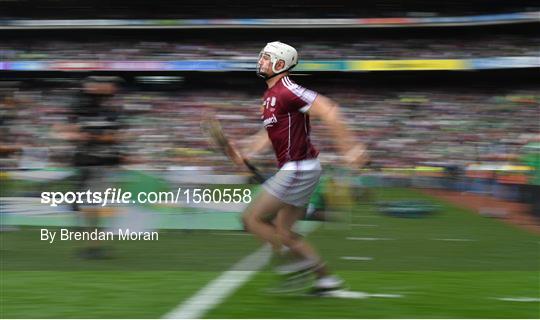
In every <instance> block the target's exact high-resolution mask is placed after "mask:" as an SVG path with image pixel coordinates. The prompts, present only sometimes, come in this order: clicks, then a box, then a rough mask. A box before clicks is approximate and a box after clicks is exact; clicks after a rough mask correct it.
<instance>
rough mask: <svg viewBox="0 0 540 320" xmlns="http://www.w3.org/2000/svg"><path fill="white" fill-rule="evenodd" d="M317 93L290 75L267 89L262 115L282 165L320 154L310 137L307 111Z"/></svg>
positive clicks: (280, 165) (279, 164) (279, 163)
mask: <svg viewBox="0 0 540 320" xmlns="http://www.w3.org/2000/svg"><path fill="white" fill-rule="evenodd" d="M316 97H317V93H316V92H314V91H311V90H308V89H306V88H304V87H302V86H299V85H298V84H296V83H294V82H293V81H292V80H291V79H290V78H289V77H287V76H285V77H283V78H281V80H280V81H278V82H277V83H276V84H275V85H274V86H273V87H272V88H269V89H268V90H266V92H265V93H264V96H263V105H262V115H261V119H262V121H263V125H264V127H265V128H266V131H267V132H268V137H269V138H270V141H271V142H272V146H273V147H274V152H275V153H276V157H277V161H278V167H279V168H281V167H282V166H283V165H284V164H285V163H287V162H289V161H299V160H306V159H313V158H316V157H317V155H318V154H319V151H317V149H315V147H313V145H312V144H311V141H310V131H311V126H310V124H309V115H308V114H307V111H308V110H309V108H310V107H311V104H312V103H313V101H315V98H316Z"/></svg>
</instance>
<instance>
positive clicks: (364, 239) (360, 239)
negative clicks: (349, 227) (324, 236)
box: [347, 237, 396, 241]
mask: <svg viewBox="0 0 540 320" xmlns="http://www.w3.org/2000/svg"><path fill="white" fill-rule="evenodd" d="M347 240H355V241H379V240H396V239H392V238H362V237H360V238H359V237H347Z"/></svg>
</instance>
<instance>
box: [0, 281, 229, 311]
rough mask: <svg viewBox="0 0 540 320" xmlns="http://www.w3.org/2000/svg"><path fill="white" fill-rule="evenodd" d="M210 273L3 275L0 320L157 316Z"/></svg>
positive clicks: (185, 296)
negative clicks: (1, 319)
mask: <svg viewBox="0 0 540 320" xmlns="http://www.w3.org/2000/svg"><path fill="white" fill-rule="evenodd" d="M218 274H219V273H218V272H215V271H176V272H174V271H170V272H166V271H153V272H149V271H137V272H134V271H129V272H125V271H124V272H111V271H107V272H105V271H103V272H88V271H86V272H85V271H77V272H75V271H71V272H70V271H67V272H59V271H24V272H17V271H7V272H3V273H2V290H1V293H2V294H1V295H2V298H1V306H2V308H1V313H0V317H1V318H159V317H160V316H161V315H163V314H165V313H167V312H168V311H170V310H171V309H173V308H174V307H175V306H176V305H177V304H178V303H179V301H182V300H184V299H187V298H189V297H190V295H192V294H194V293H195V292H197V290H198V289H199V288H201V286H203V285H205V284H206V283H207V282H208V281H210V280H211V279H212V278H214V277H216V276H217V275H218Z"/></svg>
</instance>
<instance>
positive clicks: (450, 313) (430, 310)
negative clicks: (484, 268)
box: [206, 271, 540, 319]
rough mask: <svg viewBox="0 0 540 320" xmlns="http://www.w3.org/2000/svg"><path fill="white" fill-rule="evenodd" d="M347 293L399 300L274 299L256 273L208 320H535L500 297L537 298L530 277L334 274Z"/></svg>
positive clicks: (526, 305) (530, 305)
mask: <svg viewBox="0 0 540 320" xmlns="http://www.w3.org/2000/svg"><path fill="white" fill-rule="evenodd" d="M337 273H338V274H339V275H340V276H341V277H342V278H343V279H344V280H346V282H347V285H348V286H349V289H350V290H354V291H361V292H367V293H370V294H376V293H385V294H401V295H402V296H403V297H402V298H374V297H371V298H367V299H337V298H316V297H302V296H276V295H269V294H267V293H265V292H264V288H265V287H267V286H268V285H269V284H275V283H276V281H277V279H276V276H275V275H273V274H270V273H268V272H264V273H259V274H258V275H257V277H256V278H255V279H253V280H252V281H251V282H249V283H248V284H247V285H246V286H244V287H242V288H241V289H240V290H239V291H237V292H236V293H235V294H234V295H232V296H230V297H229V298H228V299H227V300H226V301H224V302H223V303H222V304H220V305H219V306H218V307H217V308H215V309H214V310H212V311H211V312H209V313H208V314H207V315H206V317H209V318H334V319H335V318H538V317H539V316H540V310H539V306H538V303H537V302H536V303H535V302H505V301H498V300H495V299H494V298H500V297H538V296H539V289H538V283H539V281H540V278H539V275H538V273H535V272H440V271H435V272H430V271H424V272H371V271H368V272H355V271H338V272H337Z"/></svg>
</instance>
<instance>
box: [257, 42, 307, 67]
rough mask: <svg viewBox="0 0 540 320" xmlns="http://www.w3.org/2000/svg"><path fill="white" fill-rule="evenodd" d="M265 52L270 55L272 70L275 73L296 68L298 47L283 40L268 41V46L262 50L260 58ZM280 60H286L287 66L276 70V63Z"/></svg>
mask: <svg viewBox="0 0 540 320" xmlns="http://www.w3.org/2000/svg"><path fill="white" fill-rule="evenodd" d="M263 54H268V55H269V56H270V62H271V63H272V71H273V72H274V74H279V73H283V72H285V71H288V70H290V69H292V68H294V66H296V64H297V63H298V53H297V52H296V49H295V48H293V47H291V46H290V45H288V44H286V43H283V42H279V41H274V42H269V43H267V44H266V46H265V47H264V48H263V49H262V50H261V53H260V54H259V59H260V57H262V55H263ZM279 60H283V61H284V62H285V67H284V68H283V69H281V70H279V71H278V70H276V65H277V62H278V61H279Z"/></svg>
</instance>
